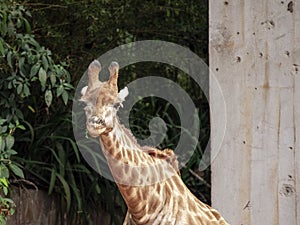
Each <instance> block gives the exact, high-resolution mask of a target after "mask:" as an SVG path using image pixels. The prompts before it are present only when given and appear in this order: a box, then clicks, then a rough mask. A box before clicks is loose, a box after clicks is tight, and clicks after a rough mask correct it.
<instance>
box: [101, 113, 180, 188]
mask: <svg viewBox="0 0 300 225" xmlns="http://www.w3.org/2000/svg"><path fill="white" fill-rule="evenodd" d="M114 124H115V125H114V128H113V129H112V130H111V131H110V132H109V133H108V134H103V135H101V136H100V143H101V146H102V150H103V152H104V155H105V157H106V159H107V162H108V165H109V167H110V170H111V172H112V175H113V177H114V179H115V180H116V182H117V183H119V184H123V185H129V186H145V185H151V184H154V183H157V182H161V181H163V180H166V179H168V178H169V177H171V176H173V175H174V174H176V173H177V172H176V171H175V170H174V167H172V165H171V164H170V163H169V162H167V161H166V160H160V159H158V158H154V157H151V156H150V155H149V154H148V150H150V149H151V147H141V146H140V145H139V144H138V142H137V141H136V139H135V137H134V136H133V135H132V133H131V132H130V131H129V130H128V129H127V128H125V127H124V126H123V125H122V124H120V122H119V120H118V118H116V119H115V122H114Z"/></svg>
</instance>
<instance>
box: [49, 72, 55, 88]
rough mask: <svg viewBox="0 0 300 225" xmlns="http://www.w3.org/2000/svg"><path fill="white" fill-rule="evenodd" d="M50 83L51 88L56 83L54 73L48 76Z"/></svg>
mask: <svg viewBox="0 0 300 225" xmlns="http://www.w3.org/2000/svg"><path fill="white" fill-rule="evenodd" d="M50 81H51V85H52V87H54V85H55V83H56V76H55V74H54V73H51V74H50Z"/></svg>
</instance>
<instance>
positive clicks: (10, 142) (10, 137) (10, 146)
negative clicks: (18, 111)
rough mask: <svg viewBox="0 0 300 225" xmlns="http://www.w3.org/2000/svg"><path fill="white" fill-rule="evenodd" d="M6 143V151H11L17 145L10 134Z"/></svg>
mask: <svg viewBox="0 0 300 225" xmlns="http://www.w3.org/2000/svg"><path fill="white" fill-rule="evenodd" d="M5 143H6V149H11V148H12V146H14V144H15V138H14V137H13V136H12V135H10V134H9V135H7V137H6V138H5Z"/></svg>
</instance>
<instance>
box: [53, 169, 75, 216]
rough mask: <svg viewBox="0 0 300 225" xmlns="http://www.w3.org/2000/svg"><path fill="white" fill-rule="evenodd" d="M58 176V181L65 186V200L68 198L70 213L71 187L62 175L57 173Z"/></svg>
mask: <svg viewBox="0 0 300 225" xmlns="http://www.w3.org/2000/svg"><path fill="white" fill-rule="evenodd" d="M56 176H57V177H58V179H59V180H60V182H61V184H62V185H63V188H64V192H65V198H66V202H67V212H69V210H70V206H71V191H70V186H69V184H68V183H67V182H66V180H65V178H63V177H62V176H61V175H60V174H58V173H57V174H56Z"/></svg>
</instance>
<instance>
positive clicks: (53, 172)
mask: <svg viewBox="0 0 300 225" xmlns="http://www.w3.org/2000/svg"><path fill="white" fill-rule="evenodd" d="M55 181H56V170H55V168H53V169H52V171H51V178H50V184H49V189H48V195H50V194H51V193H52V191H53V188H54V185H55Z"/></svg>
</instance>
